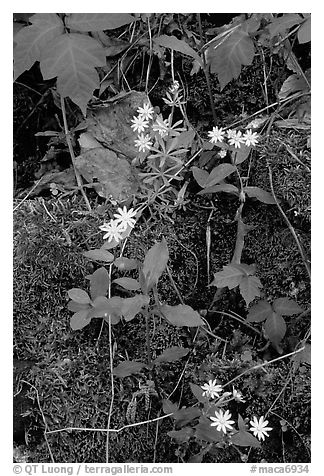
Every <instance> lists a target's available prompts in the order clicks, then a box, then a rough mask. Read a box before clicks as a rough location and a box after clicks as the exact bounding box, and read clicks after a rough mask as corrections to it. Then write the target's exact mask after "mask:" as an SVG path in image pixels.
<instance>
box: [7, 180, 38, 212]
mask: <svg viewBox="0 0 324 476" xmlns="http://www.w3.org/2000/svg"><path fill="white" fill-rule="evenodd" d="M42 178H43V177H41V178H40V179H39V180H38V181H37V182H36V183H35V185H33V187H32V188H31V189H30V190H29V192H28V193H27V195H26V196H25V197H24V198H23V199H22V200H21V202H19V203H18V205H17V206H15V208H14V209H13V212H15V211H16V210H17V209H18V208H19V207H20V205H22V204H23V203H24V201H25V200H27V198H28V197H29V195H30V194H31V193H32V192H33V191H34V190H35V188H36V187H37V186H38V184H39V182H40V181H41V180H42Z"/></svg>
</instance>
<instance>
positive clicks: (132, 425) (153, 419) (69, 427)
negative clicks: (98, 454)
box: [46, 412, 173, 435]
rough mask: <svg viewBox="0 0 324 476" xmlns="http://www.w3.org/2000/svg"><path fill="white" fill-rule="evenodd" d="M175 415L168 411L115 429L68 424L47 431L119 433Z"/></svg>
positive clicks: (49, 433) (50, 432) (47, 432)
mask: <svg viewBox="0 0 324 476" xmlns="http://www.w3.org/2000/svg"><path fill="white" fill-rule="evenodd" d="M172 415H173V412H172V413H168V414H167V415H162V416H160V417H157V418H152V419H151V420H146V421H140V422H138V423H131V424H129V425H124V426H122V427H121V428H117V429H113V428H77V427H73V426H68V427H65V428H60V429H58V430H50V431H46V434H47V435H51V434H53V433H62V432H63V431H96V432H102V433H119V432H121V431H122V430H125V429H126V428H132V427H134V426H140V425H147V424H148V423H152V422H154V421H158V420H164V419H165V418H169V417H171V416H172Z"/></svg>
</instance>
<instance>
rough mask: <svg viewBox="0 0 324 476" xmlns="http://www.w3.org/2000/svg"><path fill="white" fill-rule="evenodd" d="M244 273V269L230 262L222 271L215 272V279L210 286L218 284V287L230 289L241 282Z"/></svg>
mask: <svg viewBox="0 0 324 476" xmlns="http://www.w3.org/2000/svg"><path fill="white" fill-rule="evenodd" d="M244 275H245V273H244V271H242V270H240V269H238V268H236V267H234V266H232V265H230V264H228V265H226V266H224V267H223V270H222V271H218V272H217V273H214V279H213V281H212V282H211V283H210V284H209V286H216V287H217V288H225V287H228V288H229V289H233V288H236V286H238V285H239V284H240V282H241V280H242V278H243V276H244Z"/></svg>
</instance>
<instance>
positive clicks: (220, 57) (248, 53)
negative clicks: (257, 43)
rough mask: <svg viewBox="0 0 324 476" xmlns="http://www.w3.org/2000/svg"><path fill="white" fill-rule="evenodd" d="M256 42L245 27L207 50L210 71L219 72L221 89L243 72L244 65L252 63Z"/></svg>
mask: <svg viewBox="0 0 324 476" xmlns="http://www.w3.org/2000/svg"><path fill="white" fill-rule="evenodd" d="M254 53H255V51H254V44H253V41H252V39H251V38H250V36H249V34H248V33H247V32H246V31H245V30H244V28H243V27H241V28H237V29H236V30H235V31H234V32H233V33H231V34H229V35H228V37H227V38H226V40H225V41H224V40H223V39H221V40H218V41H217V42H216V44H215V42H214V43H212V44H211V45H210V46H209V48H208V50H207V57H208V63H209V64H210V71H211V72H212V73H215V74H217V76H218V80H219V82H220V86H221V90H222V89H223V88H224V87H225V86H226V85H227V84H228V83H229V82H230V81H231V80H232V79H236V78H237V77H238V76H239V74H240V73H241V68H242V65H245V66H246V65H250V64H252V61H253V58H254Z"/></svg>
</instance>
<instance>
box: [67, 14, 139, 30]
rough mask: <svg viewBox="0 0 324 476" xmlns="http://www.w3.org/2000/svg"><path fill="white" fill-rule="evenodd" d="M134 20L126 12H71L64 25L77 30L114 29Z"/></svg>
mask: <svg viewBox="0 0 324 476" xmlns="http://www.w3.org/2000/svg"><path fill="white" fill-rule="evenodd" d="M135 20H136V18H135V17H133V16H132V15H129V14H128V13H71V14H70V15H68V17H67V19H66V26H67V27H68V28H72V29H74V30H79V31H101V30H114V29H115V28H119V27H120V26H123V25H127V24H129V23H132V22H133V21H135Z"/></svg>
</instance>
